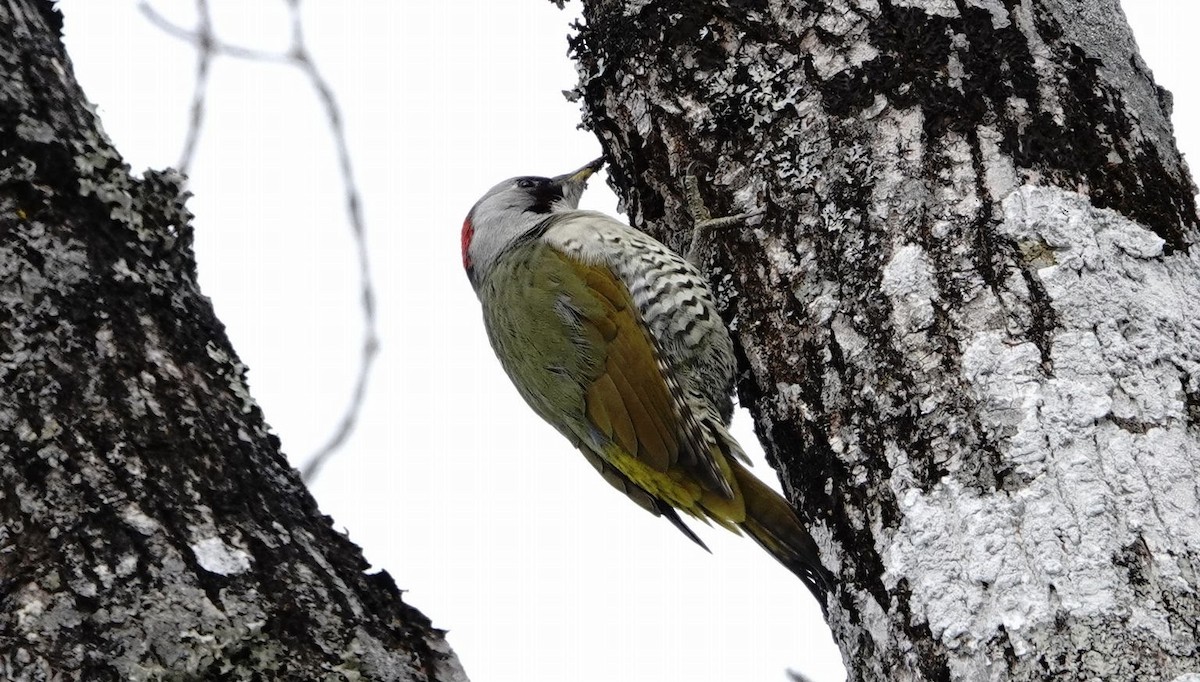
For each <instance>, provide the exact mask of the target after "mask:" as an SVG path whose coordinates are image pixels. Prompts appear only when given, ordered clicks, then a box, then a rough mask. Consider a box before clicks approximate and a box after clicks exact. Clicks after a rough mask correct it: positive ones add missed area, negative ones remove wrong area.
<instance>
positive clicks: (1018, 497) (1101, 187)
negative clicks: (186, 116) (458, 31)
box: [572, 0, 1200, 680]
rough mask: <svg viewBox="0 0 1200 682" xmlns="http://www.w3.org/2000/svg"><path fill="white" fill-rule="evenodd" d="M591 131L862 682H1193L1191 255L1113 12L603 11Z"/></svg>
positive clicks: (1097, 3)
mask: <svg viewBox="0 0 1200 682" xmlns="http://www.w3.org/2000/svg"><path fill="white" fill-rule="evenodd" d="M584 7H585V9H584V22H583V24H582V25H581V26H579V27H578V34H577V35H576V36H575V37H573V38H572V49H573V52H574V55H575V57H576V59H577V62H578V68H579V72H580V85H579V87H578V90H577V92H576V94H577V95H578V96H579V97H580V98H581V100H582V102H583V105H582V106H583V110H584V118H585V124H586V125H587V126H589V127H590V128H591V129H592V130H594V131H595V132H596V133H597V136H598V137H599V139H600V141H601V143H602V145H603V146H604V149H605V152H606V153H607V154H608V155H609V157H610V158H611V159H612V162H613V163H612V171H611V178H612V182H613V184H614V186H615V188H616V189H617V191H618V194H619V195H620V196H621V197H622V200H623V204H624V207H625V208H626V209H627V211H628V213H629V215H630V217H631V219H632V222H633V223H634V224H635V225H637V226H639V227H642V228H643V229H646V230H647V231H650V232H652V233H654V234H656V235H658V236H660V237H663V238H665V239H666V240H667V241H668V242H670V243H673V244H674V245H676V246H678V247H682V246H684V245H685V244H686V241H685V239H686V230H687V229H688V223H687V219H686V217H685V216H686V212H685V210H684V204H683V197H682V192H681V187H680V184H681V183H680V178H681V176H682V174H683V172H684V169H686V168H688V165H689V164H690V163H692V162H697V161H698V162H700V163H701V164H702V165H703V166H704V167H706V168H707V169H708V170H709V173H708V177H707V178H706V179H704V180H703V181H702V183H701V184H702V185H703V187H704V189H705V192H706V199H707V201H708V203H709V205H710V207H712V208H713V209H715V210H714V211H713V212H714V214H716V213H726V214H728V213H735V212H742V211H749V210H754V209H764V210H765V214H764V215H763V216H762V217H761V218H759V219H754V220H752V221H751V223H750V225H749V226H748V227H746V228H744V229H732V230H728V231H725V232H722V233H720V234H714V235H711V244H710V245H709V247H708V249H707V259H708V268H709V272H710V274H711V278H712V282H713V284H714V286H715V287H716V289H717V291H718V292H719V296H720V299H721V304H722V306H723V308H724V313H723V314H724V315H725V316H726V318H727V320H728V321H729V323H730V325H731V326H732V328H733V329H734V330H735V336H736V340H737V343H738V344H739V346H740V349H741V352H742V355H743V360H744V364H743V366H742V370H743V373H742V374H741V377H740V381H739V396H740V398H741V401H742V403H743V404H745V405H747V406H748V407H749V408H750V411H751V413H752V414H753V416H754V419H755V425H756V428H757V431H758V434H759V437H760V438H761V440H762V441H763V444H764V446H765V448H766V450H767V453H768V457H769V459H770V461H771V463H772V465H773V466H775V467H776V468H778V470H779V473H780V475H781V477H782V479H783V481H784V485H785V488H786V490H787V491H788V494H789V497H790V499H791V500H792V502H793V503H794V505H795V506H796V508H797V509H798V511H799V512H800V514H801V516H802V518H804V519H805V520H806V521H807V522H808V523H809V524H810V525H811V528H812V530H813V533H814V535H815V536H816V538H817V540H818V543H819V544H820V545H821V547H822V552H823V557H824V560H825V562H826V564H827V565H828V566H829V567H830V568H831V569H832V570H834V572H835V573H836V574H837V575H838V576H839V579H840V587H839V589H838V590H837V593H836V596H835V598H834V599H833V600H832V601H833V603H832V604H831V610H830V616H829V621H830V625H831V627H832V629H833V632H834V637H835V639H836V640H837V641H838V642H839V644H840V646H841V648H842V651H843V655H844V657H845V660H846V663H847V667H848V671H849V676H850V679H852V680H951V679H956V680H985V679H994V680H1000V679H1027V680H1040V679H1050V678H1053V679H1069V680H1076V679H1077V680H1091V679H1106V680H1108V679H1111V680H1117V679H1128V680H1132V679H1170V678H1172V677H1173V676H1176V675H1181V674H1183V673H1186V672H1189V671H1195V670H1196V669H1197V666H1198V664H1197V663H1196V660H1197V659H1198V658H1200V652H1198V651H1197V638H1198V636H1200V632H1198V618H1200V598H1198V596H1197V588H1198V581H1197V567H1198V565H1200V523H1198V522H1197V519H1198V518H1200V488H1198V483H1197V481H1198V479H1200V322H1198V321H1197V320H1200V256H1198V255H1197V248H1196V247H1195V243H1196V238H1197V225H1198V220H1197V213H1196V204H1195V199H1194V192H1195V188H1194V186H1193V184H1192V181H1191V179H1190V177H1189V175H1188V171H1187V169H1186V167H1185V165H1184V163H1183V161H1182V159H1181V157H1180V155H1179V153H1178V151H1177V149H1176V147H1175V143H1174V139H1173V134H1172V129H1171V124H1170V121H1169V115H1170V97H1169V94H1168V93H1166V92H1165V91H1163V90H1161V89H1159V88H1157V87H1156V86H1155V84H1154V82H1153V79H1152V77H1151V74H1150V72H1149V70H1148V69H1147V67H1146V65H1145V64H1144V63H1143V62H1142V60H1141V59H1140V58H1139V56H1138V54H1137V49H1136V46H1135V44H1134V42H1133V39H1132V36H1131V34H1130V31H1129V28H1128V26H1127V24H1126V22H1125V21H1124V16H1123V14H1122V13H1121V10H1120V7H1119V5H1118V3H1117V0H825V1H804V0H792V1H787V0H709V1H707V2H692V1H691V0H590V1H585V3H584Z"/></svg>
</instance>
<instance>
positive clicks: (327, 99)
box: [138, 0, 379, 483]
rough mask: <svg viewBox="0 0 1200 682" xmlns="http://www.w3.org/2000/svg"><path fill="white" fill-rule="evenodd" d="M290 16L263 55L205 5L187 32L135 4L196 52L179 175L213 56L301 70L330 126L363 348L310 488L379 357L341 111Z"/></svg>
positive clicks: (313, 467)
mask: <svg viewBox="0 0 1200 682" xmlns="http://www.w3.org/2000/svg"><path fill="white" fill-rule="evenodd" d="M287 2H288V10H289V13H290V15H291V29H292V42H291V45H290V46H289V47H288V50H287V51H286V52H285V53H275V52H266V51H262V50H256V49H253V48H248V47H242V46H239V45H231V44H229V43H225V42H223V41H221V40H219V39H218V38H217V36H216V34H215V33H214V31H213V25H212V17H211V14H210V12H209V6H208V0H196V7H197V14H198V20H197V24H198V26H197V28H196V29H195V30H189V29H186V28H183V27H181V26H177V25H176V24H174V23H172V22H171V21H169V20H168V19H167V18H166V17H164V16H162V15H161V14H160V13H159V12H158V11H157V10H155V9H154V8H153V7H151V6H150V4H149V3H148V2H147V1H146V0H142V1H141V2H139V3H138V8H139V9H140V10H141V12H142V14H143V15H144V16H145V17H146V18H147V20H149V21H150V23H152V24H154V25H155V26H157V27H158V28H160V29H161V30H163V31H164V32H165V33H167V34H169V35H171V36H174V37H176V38H179V39H180V40H184V41H187V42H189V43H192V44H193V45H195V46H196V50H197V58H196V87H195V90H194V92H193V95H192V108H191V121H190V123H189V126H188V132H187V138H186V140H185V142H184V148H183V153H182V155H181V158H180V162H179V166H180V171H182V172H185V173H186V171H187V169H188V167H189V166H190V165H191V162H192V156H193V154H194V152H195V149H196V145H197V144H198V141H199V138H200V130H201V128H202V127H203V122H204V114H205V102H206V98H207V95H208V74H209V68H210V66H211V63H212V59H213V57H214V56H216V55H221V56H228V57H235V58H238V59H250V60H254V61H264V62H282V63H286V64H289V65H291V66H294V67H296V68H298V69H300V70H301V71H302V72H303V73H304V74H305V75H306V76H307V77H308V80H309V83H310V84H311V85H312V88H313V90H314V91H316V93H317V99H318V100H319V101H320V103H321V106H322V107H323V108H324V110H325V118H326V120H328V121H329V130H330V133H331V135H332V137H333V142H334V146H335V148H336V150H337V156H338V168H339V170H340V172H341V175H342V185H343V191H344V195H345V203H346V214H347V217H348V218H349V222H350V230H351V233H352V235H353V237H354V243H355V248H356V252H357V256H358V266H359V276H360V299H361V304H362V311H363V327H364V330H363V342H362V348H361V353H360V356H359V367H358V375H357V377H356V379H355V382H354V390H353V392H352V394H351V396H350V400H349V402H348V403H347V405H346V410H345V412H344V413H343V415H342V418H341V421H339V422H338V425H337V427H336V428H335V429H334V432H333V434H332V435H331V436H330V438H329V440H328V441H326V443H325V444H324V445H322V446H321V447H320V448H319V449H318V450H317V451H316V453H315V454H314V455H313V456H312V457H310V458H309V460H308V462H307V463H306V464H305V465H304V468H303V470H302V475H303V477H304V480H305V481H306V482H308V483H311V482H312V481H313V480H314V479H315V478H316V476H317V474H318V473H319V472H320V470H321V467H322V466H323V465H324V464H325V462H326V461H327V460H328V459H329V457H330V456H332V455H333V454H335V453H336V452H337V451H338V450H339V449H340V448H341V447H342V446H343V445H344V444H345V443H346V441H347V440H348V439H349V437H350V435H351V434H352V433H353V432H354V427H355V426H356V424H357V423H358V416H359V414H360V413H361V411H362V405H363V401H364V399H365V397H366V393H367V385H368V383H369V380H370V377H371V368H372V366H373V365H374V362H375V357H376V355H378V353H379V335H378V324H377V321H376V315H375V286H374V282H373V280H372V278H371V267H370V265H371V264H370V258H369V257H368V250H367V229H366V220H365V219H364V218H363V213H362V200H361V196H360V193H359V190H358V184H357V182H356V181H355V178H354V167H353V164H352V163H351V157H350V147H349V144H348V143H347V141H346V132H345V126H344V124H343V121H342V114H341V109H340V108H339V106H338V103H337V97H336V96H335V95H334V94H333V89H332V88H331V87H330V86H329V82H328V81H327V80H325V78H324V76H322V75H321V72H320V70H318V69H317V65H316V62H315V61H313V59H312V56H311V55H310V54H309V51H308V46H307V44H306V43H305V40H304V30H303V28H304V27H303V21H302V19H301V14H300V0H287Z"/></svg>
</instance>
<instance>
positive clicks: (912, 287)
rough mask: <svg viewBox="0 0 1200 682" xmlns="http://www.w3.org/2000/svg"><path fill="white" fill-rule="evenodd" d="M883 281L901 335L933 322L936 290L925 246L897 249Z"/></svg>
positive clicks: (885, 271) (886, 267)
mask: <svg viewBox="0 0 1200 682" xmlns="http://www.w3.org/2000/svg"><path fill="white" fill-rule="evenodd" d="M882 284H883V293H884V294H886V295H887V297H888V299H889V300H890V301H891V303H892V324H894V325H896V330H897V331H898V332H899V333H900V334H912V333H915V332H918V331H921V330H923V329H925V328H927V327H928V326H929V325H931V324H932V323H933V299H934V297H935V296H936V295H937V291H936V289H935V288H934V285H933V274H932V272H931V271H930V269H929V259H928V257H927V256H926V254H925V250H924V249H922V248H921V247H919V246H917V245H915V244H906V245H904V246H902V247H900V248H899V249H896V251H895V252H894V253H893V254H892V258H891V260H890V261H888V264H887V265H886V266H885V267H884V269H883V282H882Z"/></svg>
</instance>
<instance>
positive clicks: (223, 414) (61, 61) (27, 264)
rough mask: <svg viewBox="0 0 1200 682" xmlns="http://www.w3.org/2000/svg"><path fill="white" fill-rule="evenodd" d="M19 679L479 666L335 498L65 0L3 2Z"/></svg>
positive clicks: (7, 454)
mask: <svg viewBox="0 0 1200 682" xmlns="http://www.w3.org/2000/svg"><path fill="white" fill-rule="evenodd" d="M0 27H3V28H2V30H0V74H2V77H0V150H2V153H0V547H2V550H0V598H2V599H3V612H2V613H0V654H2V655H0V676H2V677H3V678H4V679H14V680H24V679H28V680H49V679H57V680H66V679H80V680H139V679H231V680H243V679H245V680H249V679H257V680H266V679H304V680H319V679H331V680H332V679H338V680H342V679H346V680H354V679H371V680H462V679H465V677H464V676H463V675H462V672H461V669H460V667H459V665H458V662H457V659H456V658H455V657H454V655H453V653H451V652H450V650H449V648H448V647H447V645H446V643H445V641H444V639H443V637H442V633H441V632H440V631H438V630H435V629H434V628H432V627H431V626H430V623H429V621H428V619H426V618H425V617H424V616H423V615H421V614H420V613H419V612H417V611H416V610H415V609H413V608H412V607H410V606H408V605H406V604H405V603H404V602H403V601H402V599H401V594H400V591H399V590H398V589H397V588H396V585H395V584H394V583H393V581H392V579H391V577H390V576H388V575H387V573H385V572H382V571H381V572H377V573H373V574H368V573H367V572H366V570H367V568H368V565H367V563H366V561H365V560H364V559H363V557H362V554H361V552H360V551H359V549H358V548H357V547H355V546H354V545H353V544H352V543H351V542H350V541H349V540H348V539H347V538H346V537H344V536H343V535H341V534H339V533H338V532H336V531H335V530H334V529H333V528H332V527H331V523H330V519H329V518H328V517H325V516H323V515H322V514H321V513H320V511H319V510H318V509H317V506H316V504H315V502H314V501H313V499H312V497H311V496H309V494H308V492H307V491H306V490H305V489H304V487H303V486H302V484H301V483H300V479H299V476H298V475H297V473H296V472H295V471H294V470H293V469H292V468H291V467H290V466H289V465H288V463H287V461H286V460H285V459H284V457H283V456H282V455H281V454H280V452H279V441H278V439H276V438H275V437H274V436H273V435H271V433H270V432H269V431H268V429H267V426H266V424H265V423H264V421H263V415H262V413H261V412H260V410H259V408H258V406H257V405H256V404H255V402H254V400H253V399H252V398H251V396H250V394H249V393H248V391H247V388H246V382H245V367H244V366H243V365H242V364H241V363H240V362H239V361H238V359H237V356H236V354H235V353H234V351H233V350H232V348H230V345H229V342H228V339H226V337H225V333H224V329H223V328H222V326H221V324H220V322H219V321H218V320H217V319H216V318H215V317H214V315H213V311H212V307H211V305H210V304H209V301H208V300H207V299H206V298H205V297H204V296H203V295H202V294H201V293H200V290H199V288H198V286H197V284H196V276H195V275H196V271H195V263H194V260H193V254H192V248H191V236H192V228H191V225H190V219H191V216H190V214H189V213H188V211H187V209H186V208H185V207H184V200H185V198H186V192H184V191H183V188H182V179H181V178H180V177H179V176H178V175H177V174H175V173H173V172H171V171H167V172H153V171H150V172H147V173H146V174H145V175H144V176H143V177H141V178H137V177H134V176H131V175H130V173H129V169H128V167H127V166H125V165H124V163H123V162H122V160H121V158H120V156H119V154H118V153H117V152H116V150H114V149H113V148H112V146H111V144H110V143H109V141H108V140H107V139H106V138H105V137H104V135H103V133H102V132H101V131H100V128H99V123H98V121H97V120H96V118H95V116H94V114H93V112H92V111H91V110H90V109H89V107H88V105H87V104H86V101H85V99H84V96H83V93H82V92H81V91H80V89H79V87H78V85H77V84H76V82H75V80H74V78H73V76H72V73H71V63H70V60H69V59H68V58H67V56H66V54H65V53H64V51H63V49H62V45H61V43H60V40H59V32H60V29H61V18H60V16H59V14H58V12H57V10H55V9H52V8H51V6H50V3H49V2H36V1H35V0H5V1H4V2H0Z"/></svg>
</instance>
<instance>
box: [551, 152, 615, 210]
mask: <svg viewBox="0 0 1200 682" xmlns="http://www.w3.org/2000/svg"><path fill="white" fill-rule="evenodd" d="M603 167H604V157H603V156H601V157H600V158H598V159H596V160H595V161H592V162H591V163H589V164H587V165H586V166H584V167H583V168H580V169H579V170H573V171H571V172H570V173H564V174H562V175H560V176H558V177H556V178H552V179H553V180H554V184H556V185H558V186H559V187H561V188H562V191H563V203H564V204H565V205H566V206H565V207H566V208H567V210H575V209H576V208H579V198H580V197H581V196H583V190H584V188H585V187H587V181H588V178H590V177H592V175H594V174H595V173H596V171H598V170H600V169H601V168H603Z"/></svg>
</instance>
